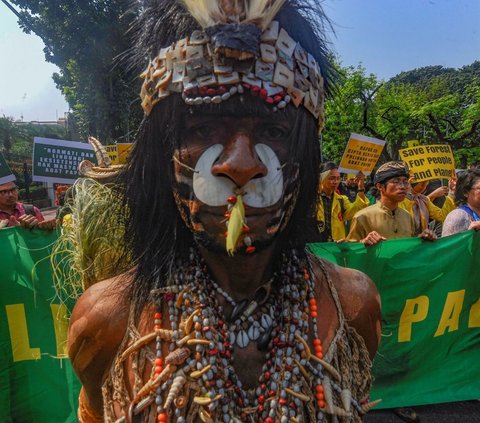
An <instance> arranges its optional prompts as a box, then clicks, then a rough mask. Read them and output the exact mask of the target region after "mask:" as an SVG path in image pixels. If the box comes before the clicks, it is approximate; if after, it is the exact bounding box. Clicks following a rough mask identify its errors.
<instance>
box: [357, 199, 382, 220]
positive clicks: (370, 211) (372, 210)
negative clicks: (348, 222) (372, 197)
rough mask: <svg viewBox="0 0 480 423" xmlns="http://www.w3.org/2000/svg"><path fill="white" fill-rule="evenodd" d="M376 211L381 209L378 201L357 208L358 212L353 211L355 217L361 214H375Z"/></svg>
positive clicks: (379, 211)
mask: <svg viewBox="0 0 480 423" xmlns="http://www.w3.org/2000/svg"><path fill="white" fill-rule="evenodd" d="M377 213H382V209H381V207H380V203H379V202H377V203H375V204H372V205H371V206H367V207H365V208H363V209H361V210H359V211H358V212H356V213H355V217H357V218H358V217H361V216H370V215H374V214H377Z"/></svg>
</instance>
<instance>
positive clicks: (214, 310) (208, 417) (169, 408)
mask: <svg viewBox="0 0 480 423" xmlns="http://www.w3.org/2000/svg"><path fill="white" fill-rule="evenodd" d="M177 266H178V267H179V269H180V268H182V269H183V271H173V272H172V275H173V278H172V281H171V283H170V284H169V286H167V287H165V288H160V289H157V290H154V291H153V292H152V293H153V294H154V297H155V302H156V304H157V311H156V312H155V316H154V333H155V336H156V357H155V361H154V366H153V369H152V377H151V379H150V380H149V382H147V384H146V385H145V386H144V387H143V388H142V389H140V391H139V392H138V393H137V395H136V396H135V398H134V400H133V402H132V404H131V406H130V413H131V414H136V413H138V412H139V411H141V409H143V408H145V407H146V405H149V404H150V403H151V402H152V400H153V398H154V401H155V406H156V414H157V421H158V422H167V421H171V422H177V423H190V422H193V421H197V418H200V420H201V421H203V422H214V421H219V422H242V421H248V422H260V423H274V422H281V423H287V422H317V421H318V422H324V421H327V420H326V419H327V418H328V415H335V416H341V417H350V418H352V416H353V411H356V415H357V416H358V415H359V414H364V413H365V412H366V411H368V409H370V408H371V407H372V406H373V404H372V403H366V404H360V403H359V402H358V401H357V400H355V399H354V398H352V395H351V393H350V391H349V390H348V389H345V388H342V377H341V375H340V374H339V372H338V371H337V370H336V369H335V368H334V366H333V365H331V364H329V363H328V362H326V361H324V360H323V348H322V343H321V340H320V339H319V338H318V327H317V316H318V310H317V303H316V299H315V295H314V289H313V281H312V278H311V277H310V275H311V271H310V269H309V267H308V263H307V260H306V258H305V257H302V258H299V257H298V255H297V252H296V251H291V252H290V253H289V254H288V255H287V254H284V255H283V257H282V265H281V267H280V269H279V271H278V272H277V273H276V274H275V275H274V277H273V282H272V292H271V294H270V295H269V296H268V299H267V300H266V301H265V303H264V306H262V307H260V308H258V309H257V308H256V307H255V310H256V311H255V310H254V311H253V312H251V313H250V314H249V315H248V316H247V318H246V320H248V319H249V318H250V317H251V318H252V319H253V321H255V320H256V319H258V318H260V320H261V323H260V325H261V326H262V328H263V329H264V330H263V332H262V335H261V336H262V338H263V344H264V345H265V347H266V355H265V362H264V364H263V367H262V371H261V375H260V377H259V380H258V385H257V387H256V388H255V389H251V390H246V389H244V388H243V387H242V383H241V381H240V379H239V377H238V375H237V373H236V371H235V368H234V366H233V354H234V343H236V344H237V345H238V346H239V347H242V345H241V344H242V342H241V341H240V342H239V341H238V338H239V337H241V336H243V335H241V336H240V333H242V332H244V331H245V329H244V327H243V326H242V325H241V324H240V325H238V324H232V323H230V324H229V323H228V322H227V321H226V319H225V316H224V311H223V308H222V307H221V306H220V304H219V303H218V301H217V298H216V296H215V295H212V286H213V287H214V289H215V290H216V291H217V292H218V291H219V290H221V288H220V287H219V286H218V285H217V284H216V283H214V282H213V281H212V279H211V278H210V276H209V273H208V271H207V267H206V265H205V263H204V262H203V260H202V259H201V258H200V256H199V255H198V254H197V253H196V252H195V251H194V250H192V251H191V253H190V263H189V264H188V265H187V266H186V267H185V266H184V265H183V264H182V263H178V264H177ZM179 269H177V270H179ZM220 294H221V295H222V296H224V297H226V296H227V295H228V294H226V293H223V292H220ZM227 301H228V298H227ZM229 302H230V303H231V304H232V305H234V304H235V305H236V303H235V302H234V301H233V299H232V300H231V301H229ZM165 303H166V304H167V309H168V320H169V323H170V326H171V330H163V329H162V323H164V321H163V319H162V317H163V316H162V312H161V309H162V304H165ZM247 307H248V306H247ZM244 310H245V307H243V311H244ZM266 315H268V316H269V317H270V318H271V321H270V320H268V319H266V318H264V316H266ZM240 316H241V317H242V316H244V313H243V312H242V313H240ZM262 319H263V320H265V321H264V322H263V320H262ZM237 320H238V319H237ZM240 320H242V319H240ZM267 320H268V321H267ZM244 321H245V320H244ZM262 322H263V323H262ZM252 327H253V326H250V329H251V328H252ZM250 329H249V330H250ZM235 332H236V333H235ZM247 332H248V331H247ZM232 333H233V335H232ZM309 336H310V338H311V339H312V340H313V352H312V351H311V350H310V346H309V344H310V342H309ZM249 339H250V337H249ZM250 340H251V341H254V340H255V339H253V337H252V338H251V339H250ZM257 340H258V338H257ZM232 341H233V342H232ZM259 341H260V340H259ZM165 342H167V343H168V345H169V349H170V351H171V352H170V353H169V354H167V355H166V357H163V352H162V351H163V348H162V347H163V345H164V343H165ZM259 344H260V342H257V346H260V345H259ZM132 410H133V411H132Z"/></svg>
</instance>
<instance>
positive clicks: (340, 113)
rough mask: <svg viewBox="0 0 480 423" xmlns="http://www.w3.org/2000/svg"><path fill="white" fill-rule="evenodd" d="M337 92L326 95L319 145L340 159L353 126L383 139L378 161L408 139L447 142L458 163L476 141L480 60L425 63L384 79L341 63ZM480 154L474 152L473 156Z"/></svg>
mask: <svg viewBox="0 0 480 423" xmlns="http://www.w3.org/2000/svg"><path fill="white" fill-rule="evenodd" d="M340 72H341V74H342V75H343V80H342V81H341V82H340V84H339V87H338V93H337V95H336V96H335V97H334V98H333V99H330V100H328V101H327V106H326V115H327V121H326V127H325V132H324V136H323V151H324V153H325V155H326V156H327V157H329V158H330V159H333V160H336V161H339V160H340V159H341V156H342V153H343V150H344V148H345V145H346V142H347V140H348V138H349V135H350V133H351V132H359V133H361V134H364V135H368V136H373V137H376V138H380V139H384V140H386V142H387V144H386V148H385V150H384V152H383V157H382V159H381V160H382V161H387V160H394V159H398V157H399V156H398V150H399V149H400V148H404V147H406V146H407V145H406V141H408V140H411V139H418V140H420V142H421V143H423V144H435V143H448V144H450V145H451V146H452V149H453V150H454V152H455V156H456V158H457V166H459V167H466V166H467V164H468V163H470V162H472V161H474V157H475V154H474V152H475V151H477V150H476V148H478V147H480V62H478V61H477V62H474V63H473V64H471V65H468V66H464V67H463V68H461V69H458V70H457V69H446V68H443V67H441V66H429V67H425V68H420V69H415V70H412V71H409V72H402V73H401V74H399V75H397V76H396V77H394V78H392V79H391V80H389V81H387V82H382V81H379V80H377V78H376V77H375V76H374V75H366V74H365V70H364V69H363V67H361V66H358V67H357V68H353V67H348V68H343V69H342V68H340ZM477 160H478V157H477Z"/></svg>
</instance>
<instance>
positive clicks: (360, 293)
mask: <svg viewBox="0 0 480 423" xmlns="http://www.w3.org/2000/svg"><path fill="white" fill-rule="evenodd" d="M312 262H313V264H312V267H313V271H314V274H315V276H316V278H317V280H323V276H322V275H323V271H322V269H321V268H322V267H323V269H324V270H325V271H326V272H327V273H328V276H329V278H330V280H331V281H332V284H333V286H334V288H335V289H336V291H337V293H338V294H339V298H340V300H341V302H342V306H343V305H344V304H343V303H344V301H342V298H344V297H345V298H347V297H351V296H353V297H355V298H356V299H357V300H359V301H361V302H364V301H368V300H372V299H374V300H375V299H376V298H377V296H378V291H377V288H376V286H375V284H374V283H373V282H372V280H371V279H370V278H369V277H368V276H367V275H366V274H365V273H363V272H361V271H360V270H356V269H351V268H347V267H342V266H339V265H337V264H335V263H332V262H329V261H327V260H324V259H321V258H319V257H315V258H314V259H313V260H312ZM347 308H349V307H347ZM344 311H348V310H344ZM346 314H349V313H346ZM350 317H351V316H350Z"/></svg>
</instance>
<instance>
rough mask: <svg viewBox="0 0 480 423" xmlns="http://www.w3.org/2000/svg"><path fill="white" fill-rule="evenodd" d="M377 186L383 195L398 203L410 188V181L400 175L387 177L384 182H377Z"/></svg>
mask: <svg viewBox="0 0 480 423" xmlns="http://www.w3.org/2000/svg"><path fill="white" fill-rule="evenodd" d="M377 188H378V189H379V190H380V193H381V194H382V196H383V197H386V198H388V199H389V200H391V201H394V202H397V203H400V202H401V201H403V200H404V199H405V196H406V195H407V192H408V190H409V189H410V182H408V178H406V177H404V176H400V177H397V178H392V179H389V180H388V181H387V182H386V183H385V184H377Z"/></svg>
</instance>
